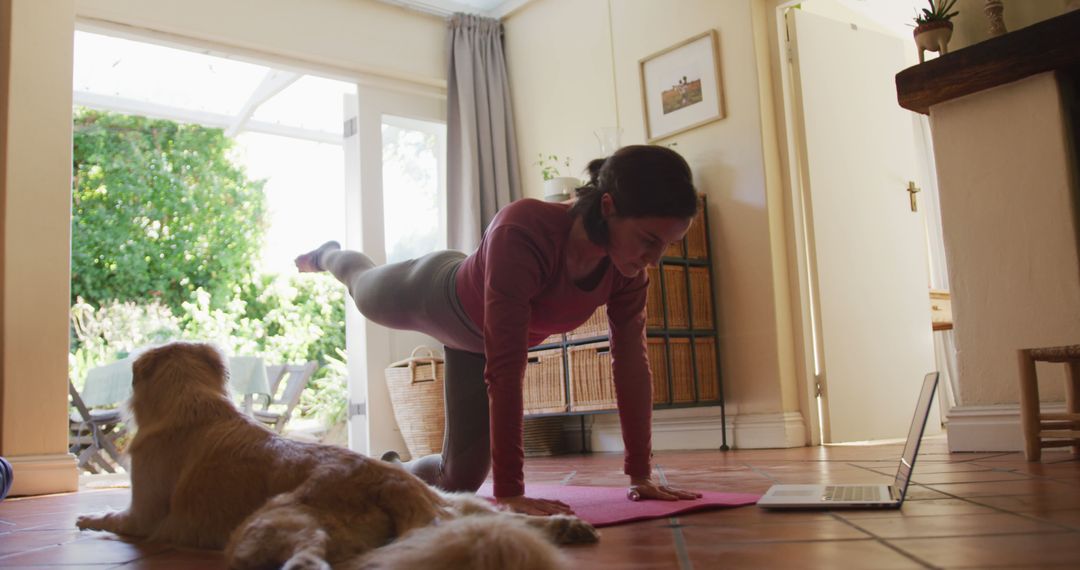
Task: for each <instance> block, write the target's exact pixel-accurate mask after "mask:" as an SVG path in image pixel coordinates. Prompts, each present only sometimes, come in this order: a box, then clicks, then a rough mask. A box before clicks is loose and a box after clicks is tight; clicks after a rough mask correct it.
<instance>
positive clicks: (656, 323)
mask: <svg viewBox="0 0 1080 570" xmlns="http://www.w3.org/2000/svg"><path fill="white" fill-rule="evenodd" d="M647 271H648V272H649V292H648V293H647V296H646V298H645V327H646V328H650V329H659V328H663V327H664V295H663V292H662V291H661V290H660V268H659V267H652V266H649V267H648V269H647Z"/></svg>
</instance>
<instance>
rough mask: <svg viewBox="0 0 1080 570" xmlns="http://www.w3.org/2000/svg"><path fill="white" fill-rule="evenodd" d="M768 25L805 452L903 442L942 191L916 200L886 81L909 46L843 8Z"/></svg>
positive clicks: (928, 361) (911, 141)
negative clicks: (809, 447)
mask: <svg viewBox="0 0 1080 570" xmlns="http://www.w3.org/2000/svg"><path fill="white" fill-rule="evenodd" d="M815 12H816V13H815ZM827 16H828V17H827ZM856 22H858V23H856ZM776 25H777V37H778V40H779V46H778V47H779V49H778V52H777V53H779V54H780V66H779V67H780V80H781V81H780V83H781V85H782V88H781V92H782V96H783V111H784V120H783V121H782V124H783V125H784V138H785V139H786V143H787V144H786V158H787V163H788V164H787V166H788V168H787V170H788V178H787V183H788V186H789V188H790V189H791V193H790V196H789V198H790V203H791V206H792V212H793V220H792V222H793V226H792V227H793V228H794V237H793V239H792V241H791V242H790V243H791V245H792V247H793V250H794V251H795V252H797V253H796V254H795V255H793V256H792V257H793V260H792V266H793V267H792V271H793V274H794V275H795V276H796V280H797V286H798V289H799V293H798V294H799V300H800V303H799V306H797V308H796V310H798V311H800V313H801V314H800V315H799V316H800V317H801V318H799V319H797V320H796V322H800V323H801V328H802V330H801V334H800V335H798V336H797V340H801V344H802V350H803V356H802V360H803V363H804V364H803V367H804V368H805V373H804V374H803V376H804V378H803V382H802V383H801V385H802V388H803V401H804V402H807V403H808V404H809V405H807V406H804V409H805V410H807V412H808V414H807V415H808V416H809V423H810V428H811V429H810V432H811V433H812V438H811V439H812V443H813V444H817V443H839V442H848V441H862V440H873V439H891V438H899V437H903V435H904V434H905V433H906V431H907V428H908V425H909V423H910V410H911V409H913V408H914V400H915V398H916V396H917V393H918V384H919V382H921V379H922V376H923V374H925V373H926V372H929V371H931V370H934V369H937V368H939V365H938V364H937V363H935V352H934V335H935V334H936V333H933V332H932V328H931V325H930V303H929V290H930V289H931V285H932V274H931V268H930V264H929V261H928V257H929V251H930V250H931V249H933V248H932V247H931V245H932V242H931V241H930V240H928V237H927V235H928V228H929V227H930V224H928V221H927V218H926V216H927V214H930V215H932V216H936V194H935V193H933V192H924V193H922V194H921V195H919V196H918V197H917V198H916V197H914V191H917V190H919V189H922V188H930V187H932V186H933V185H934V182H935V181H934V180H933V174H932V170H928V169H926V168H925V166H926V163H927V162H928V161H927V157H928V156H929V148H928V147H926V146H923V145H922V144H921V142H922V141H916V137H915V136H914V132H915V129H916V128H917V124H918V119H917V118H916V117H914V116H913V115H912V114H910V113H908V112H907V111H904V110H902V109H900V108H899V106H898V105H897V104H896V98H895V88H894V87H893V81H892V76H893V75H894V74H895V73H896V72H898V71H899V70H901V69H903V68H904V67H907V65H909V62H908V61H907V58H906V56H905V53H904V50H905V49H906V47H905V46H904V44H903V42H902V41H901V40H900V38H899V37H896V36H894V35H892V33H891V32H890V30H887V29H885V28H884V27H883V26H878V25H875V23H874V22H873V21H872V20H871V19H870V18H868V17H866V16H862V15H860V14H857V13H854V12H853V11H852V10H850V9H848V7H847V4H846V3H843V2H832V1H827V0H825V1H821V2H817V1H814V0H812V1H811V2H803V3H794V2H791V3H779V6H778V8H777V12H776ZM882 133H888V134H886V135H884V136H882ZM929 162H930V163H931V164H932V160H930V161H929ZM920 163H922V164H920ZM937 223H938V225H940V222H937ZM939 262H940V264H943V261H940V260H939Z"/></svg>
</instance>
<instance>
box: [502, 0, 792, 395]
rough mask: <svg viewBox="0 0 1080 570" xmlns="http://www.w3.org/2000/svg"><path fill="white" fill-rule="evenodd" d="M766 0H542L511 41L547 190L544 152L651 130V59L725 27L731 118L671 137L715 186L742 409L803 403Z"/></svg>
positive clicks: (521, 127) (727, 368)
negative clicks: (776, 185) (769, 174)
mask: <svg viewBox="0 0 1080 570" xmlns="http://www.w3.org/2000/svg"><path fill="white" fill-rule="evenodd" d="M752 4H753V2H752V1H751V0H728V1H724V2H715V1H708V0H679V1H678V2H654V1H651V0H620V1H618V2H607V1H605V0H536V1H534V2H532V3H530V4H528V5H527V6H525V7H524V8H522V9H521V10H519V11H517V12H515V13H513V14H512V15H511V16H510V17H509V18H507V19H506V21H505V29H506V52H507V61H508V66H509V70H510V84H511V90H512V93H513V104H514V114H515V122H516V125H517V128H518V136H519V147H520V158H521V161H522V163H523V164H524V165H525V168H523V178H524V187H525V192H526V194H527V195H529V196H533V197H539V196H541V195H542V190H541V188H540V174H539V169H538V168H536V167H534V166H531V163H532V162H534V161H535V157H536V155H537V153H539V152H543V153H545V154H547V153H554V154H570V155H571V156H572V157H573V158H574V160H575V164H576V165H577V166H578V168H582V167H584V165H585V162H586V161H587V160H588V159H590V158H594V157H596V156H597V155H598V154H599V146H598V145H597V143H596V142H595V139H594V138H593V136H592V131H593V130H594V129H597V128H600V127H606V126H613V124H617V125H618V126H620V127H622V129H623V130H624V134H623V138H622V143H623V144H624V145H626V144H641V143H644V142H645V133H644V122H643V118H642V104H641V88H640V79H639V69H638V61H639V60H640V59H641V58H643V57H646V56H648V55H650V54H653V53H655V52H657V51H660V50H662V49H664V48H667V47H669V46H671V45H673V44H676V43H678V42H681V41H682V40H685V39H687V38H689V37H692V36H694V35H697V34H700V33H702V32H705V31H706V30H708V29H710V28H712V29H716V30H717V31H718V35H719V42H720V49H719V51H720V60H721V61H720V66H721V78H722V81H723V92H724V97H725V102H726V105H725V107H726V117H725V118H724V119H722V120H720V121H716V122H713V123H710V124H707V125H705V126H702V127H699V128H696V129H694V130H691V131H688V132H685V133H683V134H680V135H677V136H674V137H671V138H669V139H665V140H662V141H659V143H660V144H669V143H673V142H677V143H678V144H677V146H675V147H674V148H675V149H676V150H677V151H679V152H680V153H681V154H682V155H683V156H684V157H686V159H687V161H688V162H689V163H690V165H691V167H692V169H693V171H694V180H695V183H696V185H697V186H698V188H699V190H701V191H703V192H705V193H706V194H707V196H708V199H709V212H708V213H709V218H710V231H711V235H710V240H711V243H712V247H713V255H714V264H715V265H714V275H715V277H716V278H717V291H716V298H715V299H714V301H715V302H716V304H717V305H716V306H717V307H718V311H719V314H720V335H721V355H720V357H721V363H722V371H723V381H724V393H725V396H726V398H727V401H728V402H729V403H730V402H737V408H738V413H739V414H777V413H782V412H785V411H795V410H798V408H799V404H798V401H797V398H796V397H795V396H794V394H795V390H794V386H795V381H794V378H793V375H794V372H793V367H792V362H793V360H794V357H793V355H792V353H791V342H790V340H791V335H792V332H791V330H790V322H789V319H787V317H786V316H781V315H778V312H777V311H778V306H779V307H785V303H786V301H785V300H786V299H787V296H788V291H787V276H786V274H785V273H784V270H783V267H785V266H786V261H785V260H784V259H783V255H784V254H783V251H784V249H783V238H782V234H781V235H780V238H779V239H780V241H779V243H777V237H774V233H775V232H774V229H775V228H773V227H772V226H773V222H774V220H771V219H770V216H771V215H777V214H778V213H779V212H782V208H783V205H782V203H776V202H774V201H773V200H772V199H771V198H770V196H769V194H768V193H767V191H766V180H765V158H764V154H763V150H762V147H763V144H764V141H763V138H762V123H761V121H762V120H763V117H762V112H761V111H762V107H761V104H760V102H759V96H760V89H761V88H760V87H759V76H758V72H757V65H758V61H757V57H756V53H757V52H756V50H757V47H756V46H755V37H754V30H753V27H754V19H753V16H752V13H751V8H752ZM609 10H610V11H609ZM768 112H769V113H770V114H771V113H772V110H771V109H769V110H768ZM781 218H782V216H779V217H778V218H777V219H781ZM777 245H779V247H776V246H777Z"/></svg>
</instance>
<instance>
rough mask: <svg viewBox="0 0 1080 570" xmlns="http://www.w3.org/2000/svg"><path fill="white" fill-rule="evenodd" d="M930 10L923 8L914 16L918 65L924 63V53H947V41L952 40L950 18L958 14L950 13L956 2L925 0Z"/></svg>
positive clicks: (949, 0) (950, 0) (952, 0)
mask: <svg viewBox="0 0 1080 570" xmlns="http://www.w3.org/2000/svg"><path fill="white" fill-rule="evenodd" d="M926 1H927V3H928V4H929V5H930V8H923V9H922V12H921V13H918V12H917V13H916V14H915V46H916V47H918V48H919V63H922V62H923V61H925V59H924V52H926V51H928V50H929V51H936V52H939V53H941V54H946V53H949V39H951V38H952V31H953V23H952V17H953V16H955V15H957V14H959V12H950V11H949V10H952V7H953V6H954V5H955V4H956V0H926Z"/></svg>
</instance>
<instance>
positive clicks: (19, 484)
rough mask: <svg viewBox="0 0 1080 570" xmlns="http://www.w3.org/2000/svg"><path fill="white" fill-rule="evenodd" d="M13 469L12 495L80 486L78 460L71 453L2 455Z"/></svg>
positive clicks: (59, 490) (75, 489) (61, 490)
mask: <svg viewBox="0 0 1080 570" xmlns="http://www.w3.org/2000/svg"><path fill="white" fill-rule="evenodd" d="M5 459H7V460H8V461H10V462H11V467H12V468H13V469H14V471H15V477H14V478H13V480H12V485H11V495H12V496H19V495H46V494H49V493H67V492H70V491H78V490H79V471H78V469H76V466H77V464H78V463H77V461H76V460H75V456H74V455H71V454H70V453H56V454H52V455H16V456H12V457H5Z"/></svg>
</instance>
